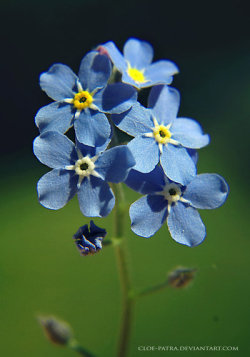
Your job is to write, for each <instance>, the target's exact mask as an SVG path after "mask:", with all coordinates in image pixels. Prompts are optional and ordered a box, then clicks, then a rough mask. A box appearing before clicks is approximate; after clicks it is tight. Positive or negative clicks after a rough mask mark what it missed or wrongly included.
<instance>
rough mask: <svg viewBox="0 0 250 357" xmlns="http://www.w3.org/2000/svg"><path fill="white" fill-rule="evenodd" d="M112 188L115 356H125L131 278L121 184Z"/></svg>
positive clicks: (130, 312) (127, 337)
mask: <svg viewBox="0 0 250 357" xmlns="http://www.w3.org/2000/svg"><path fill="white" fill-rule="evenodd" d="M113 190H114V192H115V196H116V206H115V212H114V214H115V218H114V236H115V238H116V239H117V241H116V242H117V243H116V244H115V251H116V257H117V264H118V268H119V275H120V284H121V290H122V306H123V311H122V322H121V328H120V336H119V343H118V352H117V357H125V356H126V355H127V352H128V346H129V339H130V333H131V324H132V314H133V305H134V297H133V295H132V294H131V280H130V274H129V270H128V263H127V253H126V245H125V242H124V228H125V224H124V219H125V208H126V204H125V198H124V193H123V189H122V185H121V184H117V185H113Z"/></svg>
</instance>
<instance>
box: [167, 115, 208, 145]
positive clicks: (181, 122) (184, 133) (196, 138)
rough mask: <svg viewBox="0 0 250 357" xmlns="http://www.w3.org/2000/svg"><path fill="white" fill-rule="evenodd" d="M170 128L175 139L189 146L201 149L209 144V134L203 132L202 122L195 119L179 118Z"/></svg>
mask: <svg viewBox="0 0 250 357" xmlns="http://www.w3.org/2000/svg"><path fill="white" fill-rule="evenodd" d="M170 130H171V133H172V134H173V139H174V140H177V141H178V142H179V143H180V144H181V145H183V146H185V147H187V148H191V149H199V148H202V147H204V146H206V145H208V144H209V136H208V135H207V134H203V130H202V128H201V126H200V124H199V123H198V122H197V121H195V120H193V119H188V118H178V119H176V120H175V121H174V122H173V125H172V126H171V129H170Z"/></svg>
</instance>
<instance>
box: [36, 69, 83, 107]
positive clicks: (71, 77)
mask: <svg viewBox="0 0 250 357" xmlns="http://www.w3.org/2000/svg"><path fill="white" fill-rule="evenodd" d="M76 81H77V76H76V75H75V73H74V72H73V71H72V70H71V69H70V68H69V67H68V66H65V65H64V64H60V63H59V64H54V65H53V66H52V67H50V69H49V70H48V72H44V73H42V74H41V76H40V86H41V88H42V90H44V91H45V92H46V94H47V95H48V96H49V97H50V98H52V99H54V100H63V99H65V98H73V97H74V93H73V88H74V87H75V84H76Z"/></svg>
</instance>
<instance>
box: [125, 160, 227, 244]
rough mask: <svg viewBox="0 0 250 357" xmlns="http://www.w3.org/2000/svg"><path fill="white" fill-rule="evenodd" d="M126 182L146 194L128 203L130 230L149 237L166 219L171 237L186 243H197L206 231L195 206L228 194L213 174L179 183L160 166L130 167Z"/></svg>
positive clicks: (220, 200) (204, 206) (218, 201)
mask: <svg viewBox="0 0 250 357" xmlns="http://www.w3.org/2000/svg"><path fill="white" fill-rule="evenodd" d="M126 183H127V185H128V186H130V187H131V188H133V189H134V190H136V191H138V192H140V193H142V194H146V196H143V197H141V198H140V199H139V200H137V201H136V202H134V203H133V204H132V205H131V207H130V210H129V213H130V218H131V228H132V231H133V232H134V233H136V234H137V235H139V236H142V237H145V238H149V237H151V236H153V235H154V234H155V233H156V232H157V231H158V229H160V227H161V226H162V225H163V224H164V222H165V221H166V220H167V224H168V229H169V232H170V234H171V236H172V238H173V239H174V240H175V241H176V242H178V243H181V244H185V245H187V246H190V247H193V246H196V245H198V244H200V243H201V242H202V241H203V239H204V238H205V235H206V229H205V226H204V224H203V222H202V220H201V217H200V215H199V213H198V211H197V209H213V208H217V207H219V206H221V205H222V204H223V203H224V202H225V200H226V198H227V195H228V185H227V183H226V182H225V180H224V179H223V178H222V177H221V176H219V175H217V174H201V175H197V176H195V177H194V178H193V179H192V180H191V181H190V182H189V183H188V184H187V185H186V186H182V185H180V184H179V183H176V182H173V181H170V180H169V179H168V178H167V177H166V176H165V175H164V172H163V170H162V168H161V167H160V166H157V167H156V168H155V169H154V170H153V171H152V172H150V173H147V174H143V173H140V172H138V171H135V170H133V169H132V170H131V171H130V173H129V176H128V178H127V180H126Z"/></svg>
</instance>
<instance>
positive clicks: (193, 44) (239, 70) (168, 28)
mask: <svg viewBox="0 0 250 357" xmlns="http://www.w3.org/2000/svg"><path fill="white" fill-rule="evenodd" d="M0 6H1V21H0V30H1V34H2V40H1V47H2V51H1V52H2V55H1V68H0V71H1V96H0V98H1V106H0V115H1V119H2V125H3V127H2V130H1V141H0V143H1V153H2V155H1V165H0V172H1V178H0V187H1V196H0V197H1V201H0V205H1V240H0V252H1V253H0V282H1V283H0V289H1V294H0V302H1V305H0V306H1V307H0V321H1V328H0V346H1V348H0V349H1V356H7V357H9V356H10V357H12V356H17V355H18V356H20V357H21V356H25V357H33V356H36V357H44V356H55V357H56V356H61V357H63V356H74V352H71V351H69V350H66V349H63V348H59V347H56V346H53V345H51V344H50V343H49V342H48V341H47V340H45V338H44V336H43V333H42V331H41V329H40V327H39V326H38V324H37V322H36V315H37V314H55V315H57V316H58V317H61V318H62V319H64V320H66V321H68V322H69V323H70V324H71V325H72V327H73V329H74V331H75V335H76V337H77V339H78V340H79V341H80V342H81V343H82V344H83V345H84V346H85V347H86V348H88V349H90V350H92V351H93V352H96V353H97V355H99V356H103V357H104V356H107V357H111V356H116V353H115V351H116V349H115V347H116V340H117V336H118V329H119V319H120V314H121V306H120V288H119V280H118V274H117V269H116V260H115V255H114V252H113V249H112V247H106V248H105V249H104V250H103V251H102V252H101V253H100V254H97V255H96V256H92V257H81V256H80V255H79V253H78V251H77V250H76V248H75V246H74V244H73V241H72V238H71V237H72V235H73V234H74V233H75V232H76V230H77V229H78V227H79V226H80V225H83V224H85V223H88V221H89V220H88V219H86V218H85V217H83V216H82V215H81V213H80V211H79V208H78V203H77V200H76V199H73V200H72V202H70V203H69V204H68V205H67V206H66V207H65V208H63V209H62V210H59V211H49V210H46V209H45V208H43V207H42V206H40V205H39V203H38V201H37V197H36V182H37V180H38V179H39V178H40V176H41V175H42V174H43V173H45V172H47V168H45V167H43V166H42V165H41V164H39V162H38V161H37V160H36V159H35V158H34V157H33V155H32V140H33V139H34V137H35V136H36V135H38V132H37V129H36V128H35V126H34V122H33V117H34V115H35V113H36V111H37V110H38V109H39V108H40V107H41V106H43V105H46V104H48V103H49V99H48V98H47V97H46V95H45V94H43V93H42V92H41V91H40V89H39V85H38V76H39V74H40V73H41V72H42V71H45V70H47V69H48V67H49V66H50V65H51V64H53V63H55V62H61V63H65V64H68V65H69V66H70V67H71V68H73V69H74V70H75V71H76V72H77V70H78V65H79V63H80V60H81V58H82V56H83V55H84V54H85V53H86V52H87V51H88V50H90V49H91V48H94V47H95V46H96V45H98V44H99V43H104V42H106V41H108V40H113V41H115V42H116V44H117V45H118V46H120V48H121V47H122V45H123V43H124V42H125V41H126V39H127V38H128V37H131V36H134V37H138V38H141V39H144V40H147V41H149V42H151V43H152V45H153V46H154V48H155V58H156V59H160V58H168V59H171V60H173V61H174V62H176V63H177V64H178V66H179V67H180V74H179V75H178V76H176V78H175V79H174V82H173V86H174V87H176V88H178V89H179V90H180V92H181V94H182V101H181V109H180V115H185V116H188V117H191V118H195V119H197V120H198V121H199V122H200V123H201V124H202V126H203V128H204V130H205V131H206V132H208V133H209V134H210V135H211V144H210V146H209V147H207V148H205V149H203V150H200V152H199V163H198V170H199V172H217V173H219V174H221V175H223V176H224V177H225V178H226V180H227V181H228V183H229V185H230V191H231V192H230V196H229V199H228V201H227V203H226V204H225V205H224V206H223V207H221V208H220V209H218V210H214V211H202V212H201V216H202V218H203V220H204V222H205V224H206V226H207V238H206V240H205V241H204V243H202V245H200V246H198V247H196V248H193V249H190V248H188V247H184V246H181V245H178V244H177V243H175V242H174V241H173V240H172V239H171V237H170V236H169V233H168V230H167V228H166V227H163V228H162V229H161V230H160V231H159V232H158V233H157V234H156V235H155V236H154V237H153V238H151V239H143V238H140V237H137V236H135V235H134V234H133V233H132V232H131V231H130V229H129V218H128V217H127V236H126V239H127V243H128V246H129V250H130V256H129V261H130V267H131V272H132V276H133V282H134V284H135V286H136V288H138V289H141V288H144V287H147V286H150V285H153V284H156V283H158V282H161V281H162V280H164V279H165V276H166V273H167V272H168V271H169V270H172V269H173V268H175V267H176V266H178V265H182V266H188V267H197V268H198V275H197V278H196V280H195V281H194V284H193V285H192V286H191V287H190V288H188V289H185V290H173V289H166V290H164V291H162V292H161V293H159V294H156V295H152V296H148V297H145V298H144V299H142V300H140V301H139V302H138V303H137V304H136V309H135V321H134V323H133V330H132V338H131V346H130V356H140V355H142V354H146V355H147V354H148V355H150V356H155V355H157V356H158V355H159V356H160V355H164V354H167V355H170V356H171V355H174V356H178V355H181V354H182V355H183V354H188V355H193V354H194V352H190V353H188V352H182V353H181V352H179V353H178V352H172V353H171V352H165V353H164V352H161V353H160V352H158V353H157V352H139V351H138V346H141V345H146V346H151V345H163V346H170V345H171V346H175V345H177V346H180V345H184V346H185V345H189V346H204V345H205V346H210V345H211V346H214V345H216V346H238V348H239V351H238V352H219V354H218V352H217V354H218V355H222V356H223V355H228V354H235V355H238V356H247V355H248V353H249V352H250V348H249V297H250V296H249V292H250V291H249V290H250V289H249V246H250V241H249V237H248V236H249V234H248V226H247V224H248V221H249V208H248V207H249V206H248V202H247V198H248V196H249V194H248V185H247V184H248V180H249V164H248V157H249V150H248V142H249V138H248V136H249V126H250V125H249V117H250V40H249V38H250V36H249V35H250V28H249V19H248V16H249V11H248V10H249V9H248V7H247V2H245V1H221V2H218V1H217V2H213V1H211V2H198V1H189V2H187V1H184V0H183V1H178V2H176V3H173V2H169V1H162V2H161V1H152V0H151V1H148V0H144V1H140V0H138V1H130V0H128V1H126V2H121V1H98V0H96V1H95V0H92V1H91V0H89V1H80V0H76V1H74V2H72V1H65V0H64V1H62V0H61V1H57V0H54V1H43V2H36V1H32V2H31V1H1V3H0ZM126 196H127V201H128V203H132V202H133V201H134V200H135V199H136V198H137V197H138V195H137V194H136V193H133V192H132V191H131V190H129V189H127V190H126ZM95 222H96V223H97V224H98V225H100V226H101V227H105V228H106V229H107V230H108V234H110V235H111V234H112V214H111V215H110V216H109V217H108V218H106V219H102V220H101V219H96V220H95ZM204 353H205V352H195V355H197V356H200V355H202V354H204ZM214 353H215V352H206V355H207V356H210V355H213V354H214Z"/></svg>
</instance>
